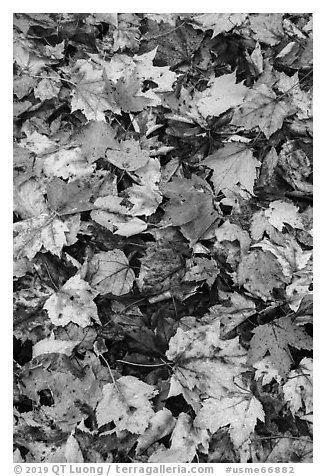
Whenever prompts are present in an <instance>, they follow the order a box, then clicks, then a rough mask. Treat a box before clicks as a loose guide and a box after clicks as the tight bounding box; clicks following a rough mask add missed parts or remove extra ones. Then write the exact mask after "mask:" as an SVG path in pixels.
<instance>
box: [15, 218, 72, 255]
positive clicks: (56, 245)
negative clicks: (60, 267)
mask: <svg viewBox="0 0 326 476" xmlns="http://www.w3.org/2000/svg"><path fill="white" fill-rule="evenodd" d="M13 229H14V256H15V258H18V259H19V258H23V257H25V256H26V257H27V258H29V259H32V258H33V257H34V256H35V255H36V253H37V252H38V251H40V250H41V249H42V247H44V248H45V249H46V250H48V251H50V252H51V253H53V254H55V255H57V256H60V254H61V250H62V247H63V246H65V245H66V244H67V239H66V233H67V232H68V231H69V229H68V227H67V225H66V224H65V223H63V222H62V221H61V220H59V219H58V218H56V216H55V215H49V214H47V213H42V214H41V215H39V216H37V217H32V218H29V219H27V220H23V221H19V222H17V223H15V224H14V227H13Z"/></svg>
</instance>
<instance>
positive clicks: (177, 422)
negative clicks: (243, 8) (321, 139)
mask: <svg viewBox="0 0 326 476" xmlns="http://www.w3.org/2000/svg"><path fill="white" fill-rule="evenodd" d="M312 37H313V33H312V15H311V14H276V13H272V14H265V13H264V14H263V13H259V14H255V13H253V14H240V13H237V14H224V13H223V14H175V13H171V14H149V13H148V14H130V13H129V14H113V13H111V14H91V13H90V14H76V13H72V14H15V15H14V81H13V87H14V420H15V427H14V459H15V461H16V462H30V463H41V462H47V463H49V462H52V463H53V462H60V463H65V462H75V463H83V462H85V463H103V462H114V463H116V462H122V463H135V462H139V463H164V462H170V463H188V462H193V463H225V462H230V463H238V462H242V463H257V462H258V463H262V462H269V463H281V462H286V463H289V462H304V463H306V462H311V461H312V327H313V326H312V210H313V208H312V144H313V142H312V72H313V69H312Z"/></svg>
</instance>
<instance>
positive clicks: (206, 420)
mask: <svg viewBox="0 0 326 476" xmlns="http://www.w3.org/2000/svg"><path fill="white" fill-rule="evenodd" d="M257 420H260V421H262V422H264V421H265V412H264V410H263V406H262V404H261V403H260V401H259V400H257V398H256V397H255V396H254V395H253V394H252V393H250V392H246V393H244V392H243V393H239V392H237V393H235V394H233V396H231V397H224V398H221V399H219V400H217V399H215V398H208V399H207V400H205V401H204V403H203V407H202V409H201V410H200V411H199V413H198V414H197V416H196V418H195V420H194V425H195V426H197V427H199V428H207V429H208V430H210V432H211V433H215V432H216V431H217V430H219V429H220V428H222V427H223V426H226V425H230V426H229V433H230V437H231V440H232V442H233V444H234V445H235V447H236V448H240V447H241V446H242V445H243V444H244V443H245V442H246V441H247V440H248V439H249V437H250V435H251V433H252V432H253V431H254V429H255V426H256V424H257Z"/></svg>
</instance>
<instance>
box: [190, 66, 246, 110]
mask: <svg viewBox="0 0 326 476" xmlns="http://www.w3.org/2000/svg"><path fill="white" fill-rule="evenodd" d="M247 93H248V88H247V87H246V86H244V85H243V84H241V83H238V84H236V73H235V72H233V73H230V74H224V75H222V76H219V77H218V78H213V79H211V80H210V81H209V82H208V85H207V88H206V89H205V90H204V91H203V92H196V93H195V94H194V96H193V101H194V102H195V104H196V106H197V109H198V111H199V112H200V114H201V115H202V116H203V117H205V118H206V117H207V116H219V115H220V114H222V113H223V112H225V111H227V110H228V109H230V108H231V107H235V106H239V105H240V104H242V103H243V100H244V97H245V96H246V94H247Z"/></svg>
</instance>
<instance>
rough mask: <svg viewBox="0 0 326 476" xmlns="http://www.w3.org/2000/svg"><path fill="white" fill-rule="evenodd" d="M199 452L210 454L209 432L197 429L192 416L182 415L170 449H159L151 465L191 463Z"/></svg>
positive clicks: (151, 459) (151, 460) (153, 456)
mask: <svg viewBox="0 0 326 476" xmlns="http://www.w3.org/2000/svg"><path fill="white" fill-rule="evenodd" d="M197 448H198V450H202V452H204V453H208V432H207V430H206V428H204V429H199V428H195V427H194V426H193V424H192V422H191V417H190V415H187V414H186V413H180V415H179V416H178V420H177V423H176V425H175V428H174V430H173V432H172V435H171V446H170V448H159V449H158V450H157V451H155V453H153V454H152V455H151V456H150V458H149V460H148V462H149V463H178V462H180V463H190V462H191V461H192V460H193V459H194V457H195V456H196V453H197Z"/></svg>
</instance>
